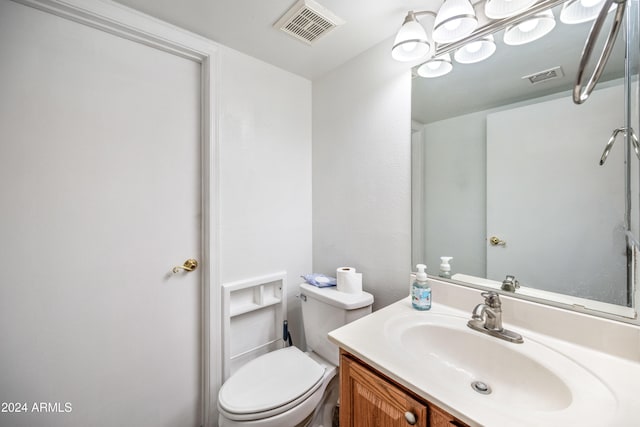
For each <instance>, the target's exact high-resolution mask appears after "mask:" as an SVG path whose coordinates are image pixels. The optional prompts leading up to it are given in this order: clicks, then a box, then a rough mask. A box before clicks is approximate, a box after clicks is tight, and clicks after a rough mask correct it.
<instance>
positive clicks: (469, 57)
mask: <svg viewBox="0 0 640 427" xmlns="http://www.w3.org/2000/svg"><path fill="white" fill-rule="evenodd" d="M495 51H496V43H495V40H494V38H493V35H492V34H489V35H488V36H484V37H482V38H481V39H478V40H474V41H472V42H470V43H467V44H466V45H464V46H462V47H461V48H460V49H458V50H456V53H455V54H454V55H453V57H454V58H455V59H456V62H459V63H460V64H473V63H475V62H480V61H484V60H485V59H487V58H488V57H490V56H491V55H493V54H494V52H495Z"/></svg>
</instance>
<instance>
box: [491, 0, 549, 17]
mask: <svg viewBox="0 0 640 427" xmlns="http://www.w3.org/2000/svg"><path fill="white" fill-rule="evenodd" d="M536 1H537V0H487V1H486V2H485V4H484V14H485V15H486V16H487V18H490V19H502V18H508V17H510V16H513V15H517V14H518V13H520V12H524V11H525V10H527V9H528V8H529V7H531V6H533V5H534V4H535V2H536Z"/></svg>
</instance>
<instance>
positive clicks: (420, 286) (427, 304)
mask: <svg viewBox="0 0 640 427" xmlns="http://www.w3.org/2000/svg"><path fill="white" fill-rule="evenodd" d="M416 268H417V269H418V272H417V273H416V280H415V282H413V285H411V305H412V306H413V308H415V309H416V310H421V311H424V310H429V309H431V287H430V286H429V283H428V282H427V272H426V270H427V266H426V265H424V264H418V265H417V266H416Z"/></svg>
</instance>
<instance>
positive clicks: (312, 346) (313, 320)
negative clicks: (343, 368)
mask: <svg viewBox="0 0 640 427" xmlns="http://www.w3.org/2000/svg"><path fill="white" fill-rule="evenodd" d="M300 301H301V305H302V321H303V323H304V336H305V339H306V341H307V351H313V352H314V353H315V354H317V355H319V356H322V357H323V358H324V359H326V360H327V361H329V362H331V363H333V364H334V365H336V366H338V361H339V351H338V346H336V345H335V344H333V343H332V342H330V341H329V339H328V337H327V334H328V333H329V332H331V331H333V330H334V329H337V328H339V327H341V326H344V325H346V324H347V323H349V322H353V321H354V320H356V319H359V318H361V317H363V316H366V315H367V314H369V313H371V305H372V304H373V295H371V294H370V293H368V292H362V293H359V294H348V293H346V292H339V291H338V290H337V289H336V287H335V286H332V287H327V288H318V287H316V286H312V285H309V284H307V283H303V284H301V285H300Z"/></svg>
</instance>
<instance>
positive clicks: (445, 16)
mask: <svg viewBox="0 0 640 427" xmlns="http://www.w3.org/2000/svg"><path fill="white" fill-rule="evenodd" d="M477 27H478V18H476V13H475V11H474V10H473V6H472V5H471V3H470V2H469V0H445V2H444V4H443V5H442V6H441V7H440V10H438V14H437V15H436V21H435V23H434V25H433V40H434V41H435V42H437V43H451V42H455V41H458V40H461V39H463V38H465V37H466V36H468V35H469V34H471V33H472V32H473V30H475V29H476V28H477Z"/></svg>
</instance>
